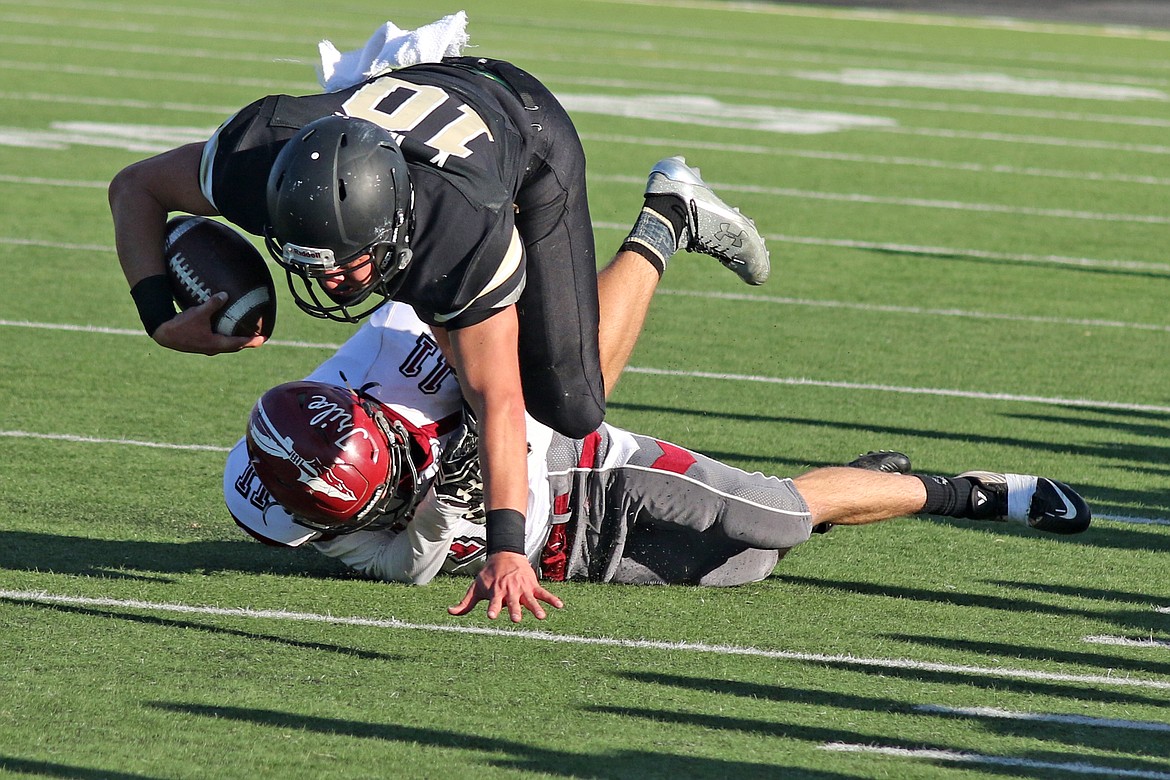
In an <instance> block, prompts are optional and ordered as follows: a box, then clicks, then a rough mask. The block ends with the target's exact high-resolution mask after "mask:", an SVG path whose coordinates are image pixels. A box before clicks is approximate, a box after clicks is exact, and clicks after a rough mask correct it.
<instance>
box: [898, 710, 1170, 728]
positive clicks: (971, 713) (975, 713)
mask: <svg viewBox="0 0 1170 780" xmlns="http://www.w3.org/2000/svg"><path fill="white" fill-rule="evenodd" d="M914 711H915V712H925V713H927V714H930V715H956V716H959V717H969V718H993V719H997V720H1025V721H1035V722H1038V723H1059V724H1062V725H1068V726H1090V727H1092V728H1106V729H1130V730H1134V731H1160V732H1170V723H1157V722H1154V721H1148V720H1121V719H1118V718H1093V717H1088V716H1086V715H1063V714H1060V713H1055V712H1016V711H1013V710H1001V709H999V708H997V707H948V706H946V705H942V704H920V705H917V706H915V707H914Z"/></svg>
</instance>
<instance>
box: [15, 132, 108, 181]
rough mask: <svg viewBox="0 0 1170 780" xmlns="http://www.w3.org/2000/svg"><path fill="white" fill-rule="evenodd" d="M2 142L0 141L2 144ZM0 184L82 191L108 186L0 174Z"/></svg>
mask: <svg viewBox="0 0 1170 780" xmlns="http://www.w3.org/2000/svg"><path fill="white" fill-rule="evenodd" d="M3 132H4V131H3V129H0V134H3ZM2 143H3V141H0V144H2ZM0 183H3V184H28V185H32V186H35V187H80V188H82V189H102V190H104V189H105V188H106V187H108V186H109V185H110V183H109V182H107V181H79V180H77V179H43V178H41V177H39V176H9V175H8V174H0Z"/></svg>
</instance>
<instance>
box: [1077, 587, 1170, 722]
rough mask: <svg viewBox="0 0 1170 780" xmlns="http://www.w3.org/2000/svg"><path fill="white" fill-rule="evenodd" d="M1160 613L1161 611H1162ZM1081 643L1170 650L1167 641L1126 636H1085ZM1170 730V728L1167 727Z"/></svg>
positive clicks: (1169, 642) (1169, 643) (1169, 644)
mask: <svg viewBox="0 0 1170 780" xmlns="http://www.w3.org/2000/svg"><path fill="white" fill-rule="evenodd" d="M1158 611H1161V610H1160V609H1159V610H1158ZM1081 641H1082V642H1085V643H1087V644H1090V645H1110V646H1113V647H1142V648H1151V649H1155V650H1170V641H1167V640H1165V639H1130V638H1128V637H1124V636H1101V635H1098V636H1084V637H1081ZM1167 730H1170V726H1168V727H1167Z"/></svg>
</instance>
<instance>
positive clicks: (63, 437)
mask: <svg viewBox="0 0 1170 780" xmlns="http://www.w3.org/2000/svg"><path fill="white" fill-rule="evenodd" d="M0 438H7V439H46V440H49V441H67V442H79V443H82V444H118V445H123V446H127V447H150V448H154V449H160V450H194V451H197V452H230V451H231V447H219V446H216V445H212V444H168V443H166V442H158V441H141V440H139V439H103V438H100V437H96V436H76V435H74V434H69V433H33V432H31V431H0Z"/></svg>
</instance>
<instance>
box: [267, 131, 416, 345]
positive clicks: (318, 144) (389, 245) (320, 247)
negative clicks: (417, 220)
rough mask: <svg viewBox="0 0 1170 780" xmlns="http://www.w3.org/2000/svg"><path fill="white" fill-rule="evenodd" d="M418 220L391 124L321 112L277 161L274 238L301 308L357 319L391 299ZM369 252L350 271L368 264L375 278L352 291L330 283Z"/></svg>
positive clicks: (271, 247) (271, 206)
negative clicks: (326, 281) (324, 281)
mask: <svg viewBox="0 0 1170 780" xmlns="http://www.w3.org/2000/svg"><path fill="white" fill-rule="evenodd" d="M413 227H414V190H413V189H412V187H411V184H410V174H409V171H408V170H407V167H406V159H405V158H404V157H403V155H402V150H401V149H400V148H399V147H398V143H397V142H396V141H395V140H394V137H393V136H392V135H391V134H390V131H388V130H386V129H385V128H382V127H379V126H378V125H376V124H374V123H373V122H370V121H368V120H365V119H358V118H354V117H347V116H342V115H333V116H327V117H323V118H321V119H317V120H315V121H313V122H310V123H309V124H307V125H305V126H304V127H303V128H302V129H301V130H300V132H298V133H297V134H296V135H295V136H293V137H292V138H291V139H290V140H289V141H288V143H286V144H285V146H284V148H283V149H281V151H280V154H278V155H277V157H276V161H275V162H274V163H273V166H272V171H271V173H270V174H269V176H268V225H267V226H266V228H265V236H264V237H265V243H266V245H267V246H268V251H269V252H270V253H271V254H272V257H273V259H275V260H276V262H277V263H279V264H280V265H281V266H282V267H283V268H284V269H285V276H286V277H287V279H288V286H289V290H290V291H291V292H292V294H293V298H294V299H295V300H296V302H297V305H298V306H300V307H301V308H302V309H304V310H305V311H306V312H308V313H309V314H311V315H313V316H314V317H322V318H325V319H332V320H340V321H342V322H356V321H358V320H360V319H361V318H362V317H365V316H366V315H368V314H370V313H371V312H373V311H374V309H376V308H378V307H379V306H381V305H382V304H383V303H385V302H386V300H387V299H389V298H390V297H391V296H392V295H393V294H394V293H395V291H397V289H398V288H399V287H401V286H402V282H403V279H404V273H403V272H404V271H405V270H406V267H407V266H408V265H410V260H411V251H410V237H411V232H412V230H413ZM363 255H364V256H367V258H368V259H366V260H365V261H363V263H360V264H357V265H353V266H350V267H349V268H347V269H346V271H347V274H349V275H351V277H352V276H354V275H356V276H359V277H360V276H362V275H364V274H363V271H362V269H363V268H364V266H365V265H367V264H368V265H369V266H370V267H369V269H368V270H369V274H368V277H369V278H368V280H366V281H365V282H363V283H362V284H360V285H347V289H345V290H344V291H337V290H335V291H328V290H326V289H324V288H323V287H322V286H321V284H320V279H321V278H322V277H324V276H328V275H330V274H333V273H336V272H337V271H338V270H339V269H341V268H343V267H345V266H346V265H347V264H349V263H351V262H352V261H353V260H355V259H356V258H358V257H361V256H363ZM315 281H316V283H315ZM371 295H373V296H374V300H373V301H368V299H369V298H370V296H371ZM322 296H324V297H322ZM363 303H368V305H366V306H364V307H363V306H362V304H363Z"/></svg>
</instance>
